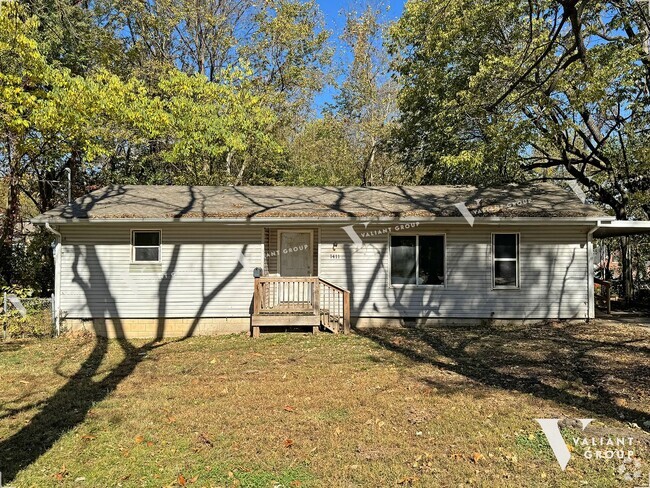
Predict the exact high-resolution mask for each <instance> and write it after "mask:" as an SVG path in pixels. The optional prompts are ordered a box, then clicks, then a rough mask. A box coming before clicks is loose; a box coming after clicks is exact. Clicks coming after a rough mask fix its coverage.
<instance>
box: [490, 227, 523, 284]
mask: <svg viewBox="0 0 650 488" xmlns="http://www.w3.org/2000/svg"><path fill="white" fill-rule="evenodd" d="M492 257H493V260H494V261H493V267H492V269H493V273H492V274H493V276H494V283H493V286H494V288H518V287H519V234H492Z"/></svg>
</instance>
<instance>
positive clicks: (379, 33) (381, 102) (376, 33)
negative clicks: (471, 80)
mask: <svg viewBox="0 0 650 488" xmlns="http://www.w3.org/2000/svg"><path fill="white" fill-rule="evenodd" d="M384 25H385V24H384V23H382V21H381V9H380V8H379V7H376V6H374V5H371V4H367V5H366V6H365V7H364V8H363V10H362V11H361V12H356V11H351V12H348V13H347V18H346V24H345V29H344V31H343V34H342V36H341V38H342V40H343V41H344V42H345V44H346V45H347V47H348V49H349V50H350V54H351V58H352V61H351V63H350V67H349V69H348V70H346V71H347V72H346V73H345V79H344V81H343V83H342V84H341V87H340V91H339V94H338V95H337V96H336V99H335V104H334V107H333V109H334V110H335V112H336V116H337V117H339V118H340V119H341V121H342V122H343V124H344V126H345V127H346V128H347V136H348V139H349V144H350V146H351V147H352V148H353V152H354V156H353V160H352V163H353V165H354V166H355V167H356V168H357V171H358V174H359V179H360V184H361V185H362V186H370V185H373V184H374V185H377V184H380V185H381V184H390V183H404V180H405V179H406V180H407V181H408V180H409V179H410V180H412V181H414V180H415V178H413V176H414V175H413V173H411V175H407V174H405V172H404V171H402V170H403V167H402V166H401V165H400V164H399V163H398V161H397V159H396V157H395V154H394V153H393V152H392V151H391V147H390V142H391V133H392V131H393V130H394V129H395V124H396V118H397V115H398V109H397V91H398V87H397V85H396V83H395V82H394V81H393V80H392V79H391V77H390V70H389V65H388V57H387V55H386V52H385V49H384V42H383V41H384V35H383V32H384Z"/></svg>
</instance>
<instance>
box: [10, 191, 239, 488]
mask: <svg viewBox="0 0 650 488" xmlns="http://www.w3.org/2000/svg"><path fill="white" fill-rule="evenodd" d="M123 193H124V189H123V188H122V187H119V186H117V187H109V188H107V189H106V190H105V191H104V192H103V193H100V192H96V193H94V194H89V195H86V196H85V197H83V199H82V200H81V201H75V202H73V203H72V207H74V206H78V207H80V208H79V209H78V210H79V211H85V212H87V211H88V210H90V209H91V208H92V207H93V206H94V205H95V204H96V203H97V202H99V201H101V200H102V199H104V198H107V197H108V196H114V195H122V194H123ZM196 193H197V191H195V190H194V189H193V188H191V187H190V188H189V190H188V198H189V199H188V203H187V205H186V206H185V207H184V208H183V209H182V210H181V211H179V213H178V214H177V215H176V216H175V217H176V218H180V217H182V216H183V215H184V214H185V213H186V212H187V211H188V210H189V209H191V208H192V205H193V203H194V202H195V200H196ZM79 202H81V203H79ZM81 206H83V208H81ZM246 248H247V246H246V245H245V246H243V249H242V253H245V252H246ZM179 249H180V245H178V244H175V245H174V249H173V252H172V255H171V259H170V260H169V263H168V265H167V268H166V274H165V276H173V275H174V272H175V271H176V267H177V265H178V258H179ZM82 261H83V263H84V264H85V266H86V268H87V269H88V270H91V272H89V273H87V276H86V273H84V272H83V266H82ZM242 270H243V265H242V264H241V263H239V262H237V263H236V264H235V265H234V266H233V269H232V270H231V272H230V273H228V275H226V276H225V277H224V278H223V279H222V280H221V281H219V282H217V283H216V284H215V286H214V287H213V288H212V290H211V291H210V292H209V293H207V294H205V295H204V296H201V297H197V304H198V305H197V306H198V309H197V313H196V315H195V318H194V320H193V321H192V324H191V326H190V328H189V330H188V332H187V334H186V336H185V337H188V336H190V335H192V333H193V332H194V331H195V329H196V327H197V326H198V323H199V320H200V318H201V315H202V313H203V311H204V310H205V308H206V307H207V306H208V304H209V303H210V302H212V301H213V300H215V299H216V298H217V297H218V295H219V294H220V292H221V291H222V290H223V289H224V288H225V286H226V285H227V284H228V283H230V282H231V281H232V280H233V279H234V278H235V277H236V276H237V275H239V274H240V273H241V272H242ZM71 271H72V274H73V279H72V281H73V283H75V284H76V285H77V286H78V287H79V288H80V289H81V290H82V292H83V293H84V296H85V298H86V303H87V304H88V307H89V310H90V316H92V317H95V318H96V319H94V320H93V321H92V322H93V327H94V333H95V334H96V335H97V336H98V337H97V338H96V342H95V345H94V347H93V350H92V351H91V353H90V354H89V356H88V357H87V358H86V359H85V361H84V362H83V363H82V364H81V365H80V367H79V369H78V370H77V372H76V373H75V374H73V375H72V376H71V377H69V378H67V381H66V383H65V384H64V385H63V386H62V387H61V388H60V389H59V390H57V391H56V392H55V393H54V394H53V395H52V396H51V397H50V398H48V399H46V400H44V401H41V402H38V403H35V404H33V405H29V406H23V407H21V409H15V411H16V412H18V411H21V410H27V409H31V408H39V409H40V410H39V411H38V413H36V414H35V415H34V416H33V417H32V418H31V420H30V421H29V423H27V424H26V425H25V426H23V427H22V428H21V429H20V430H19V431H17V432H16V433H14V434H13V435H11V436H9V437H7V438H5V439H0V472H1V473H2V481H4V482H5V483H9V482H11V481H13V480H14V478H15V477H16V475H17V474H18V472H19V471H21V470H22V469H24V468H26V467H28V466H29V465H31V464H32V463H33V462H35V461H36V460H37V459H38V458H39V457H40V456H42V455H43V454H45V453H46V452H47V451H48V450H49V449H50V448H51V447H52V446H53V445H54V443H55V442H57V441H58V440H59V439H60V438H61V437H62V436H63V435H64V434H65V433H66V432H68V431H69V430H71V429H73V428H75V427H76V426H78V425H79V424H81V423H82V422H83V421H84V420H85V418H86V416H87V414H88V412H89V411H90V409H91V407H92V406H93V405H94V404H95V403H97V402H100V401H102V400H104V399H105V398H107V397H108V396H109V395H110V394H111V393H112V392H113V391H114V390H115V389H116V388H117V387H118V386H119V384H120V383H121V382H122V381H123V380H124V379H126V378H127V377H128V376H130V375H131V374H132V373H133V372H134V371H135V369H136V367H137V366H138V364H140V363H141V362H142V361H143V359H144V358H146V357H147V353H148V352H149V351H152V350H153V349H155V348H158V347H162V346H164V345H165V344H166V343H163V342H160V339H161V338H162V337H164V336H165V327H166V321H165V320H160V321H159V323H158V329H157V331H156V336H157V337H156V338H154V339H152V340H150V341H148V342H146V343H144V344H143V345H141V346H136V345H134V344H132V343H131V342H130V341H128V340H126V339H117V340H116V342H117V343H118V344H119V346H120V348H121V352H122V354H123V355H124V357H123V359H122V360H121V361H120V362H119V363H118V364H117V365H115V366H113V367H111V369H110V370H109V372H108V374H107V375H106V376H105V377H103V378H102V379H101V380H98V381H95V380H94V379H93V377H94V376H95V375H97V374H98V373H99V371H100V366H101V364H102V362H103V361H104V359H105V358H106V357H107V354H108V349H109V343H110V342H109V341H108V340H107V339H104V338H102V337H100V336H102V335H105V334H106V333H107V331H108V330H109V327H108V326H109V324H110V325H111V326H112V327H113V328H114V331H115V335H116V336H117V337H126V334H125V330H124V325H123V321H122V319H121V317H120V313H119V307H118V304H117V301H116V299H115V298H114V297H113V295H112V293H111V288H110V286H109V279H108V277H107V276H106V272H105V270H104V269H103V267H102V265H101V261H100V258H99V255H98V253H97V250H96V249H95V246H94V245H92V244H88V245H86V246H83V249H82V248H81V247H80V246H78V245H74V260H73V263H72V269H71ZM168 288H169V283H168V282H166V281H165V280H161V281H160V282H159V285H158V302H159V303H158V310H159V311H160V312H161V317H165V316H166V307H167V303H166V302H167V295H168ZM97 294H101V296H103V300H101V301H100V300H96V298H95V295H97ZM183 339H184V338H180V339H176V341H180V340H183ZM170 342H173V341H170ZM168 343H169V342H168ZM72 454H73V453H71V455H72Z"/></svg>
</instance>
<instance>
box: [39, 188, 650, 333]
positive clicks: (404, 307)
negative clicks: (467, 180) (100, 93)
mask: <svg viewBox="0 0 650 488" xmlns="http://www.w3.org/2000/svg"><path fill="white" fill-rule="evenodd" d="M612 221H613V217H610V216H607V215H605V214H604V213H602V212H601V211H600V210H598V209H596V208H595V207H592V206H589V205H585V204H583V203H581V202H580V200H579V198H578V197H577V196H575V195H574V194H573V193H571V192H569V191H565V190H564V189H562V188H559V187H556V186H554V185H551V184H547V183H540V184H535V185H530V186H508V187H506V188H502V189H487V190H478V189H476V188H474V187H468V186H419V187H373V188H333V187H313V188H304V187H180V186H113V187H107V188H103V189H100V190H97V191H94V192H92V193H90V194H88V195H86V196H84V197H82V198H80V199H78V200H76V201H74V202H73V203H72V204H70V205H66V206H61V207H58V208H56V209H54V210H51V211H49V212H47V213H45V214H42V215H40V216H38V217H36V218H35V219H33V222H34V223H35V224H45V225H46V227H47V228H49V229H50V230H51V231H52V232H53V233H55V234H56V235H57V244H58V245H57V247H56V263H57V268H56V283H55V288H56V302H57V303H56V310H57V311H58V314H57V315H58V318H59V320H60V321H61V326H62V328H63V329H66V330H74V329H82V328H85V329H88V330H90V331H93V332H95V333H98V334H101V335H109V336H116V335H117V336H128V337H135V336H142V337H152V336H157V337H162V336H169V335H190V334H198V333H219V332H237V331H244V330H250V328H251V326H252V327H254V328H255V329H254V331H258V330H259V329H257V327H260V326H267V325H268V326H271V325H303V326H305V325H306V326H310V327H317V326H319V325H320V326H322V327H325V328H327V329H330V330H333V331H338V330H339V329H340V328H342V329H344V330H347V328H348V327H349V322H350V321H351V322H352V324H353V325H357V326H359V327H361V326H367V325H386V324H394V323H405V322H410V321H413V320H416V319H417V320H434V319H444V320H445V321H449V322H453V321H466V320H468V319H473V320H475V321H476V320H484V319H504V320H540V319H587V318H590V317H593V316H594V297H593V276H592V273H591V270H593V267H594V266H593V252H592V243H591V239H592V236H593V235H594V234H596V235H599V234H600V235H606V234H607V232H608V229H612V228H614V227H615V230H614V231H612V232H613V233H618V234H620V233H624V232H626V229H628V227H629V226H628V227H626V225H627V224H626V223H620V222H612ZM634 224H639V223H634ZM640 225H641V226H638V225H637V227H635V229H636V231H642V230H650V225H648V223H645V224H640ZM643 225H646V227H643ZM628 230H629V229H628ZM254 275H255V276H259V278H255V277H254Z"/></svg>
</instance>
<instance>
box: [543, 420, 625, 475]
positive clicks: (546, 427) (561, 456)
mask: <svg viewBox="0 0 650 488" xmlns="http://www.w3.org/2000/svg"><path fill="white" fill-rule="evenodd" d="M535 420H536V421H537V423H538V424H539V425H540V426H541V427H542V432H543V433H544V435H545V436H546V440H547V441H548V444H549V446H551V449H552V450H553V454H554V455H555V459H557V462H558V464H559V465H560V469H562V471H564V470H565V469H566V467H567V464H569V461H570V459H571V450H570V449H569V445H568V444H567V442H566V441H565V440H564V438H563V437H562V432H561V431H560V419H535ZM576 420H577V422H578V423H579V424H580V426H581V430H582V431H584V430H585V429H586V428H587V426H588V425H589V424H590V423H591V422H593V420H594V419H576ZM570 440H571V442H572V444H573V445H574V446H576V447H578V446H580V447H582V449H583V450H584V452H583V454H582V455H583V456H584V457H585V459H600V460H609V459H614V458H616V459H621V460H623V459H625V458H632V457H633V456H634V451H633V450H632V446H633V444H634V438H633V437H610V436H600V437H576V436H573V437H572V438H571V439H570Z"/></svg>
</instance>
